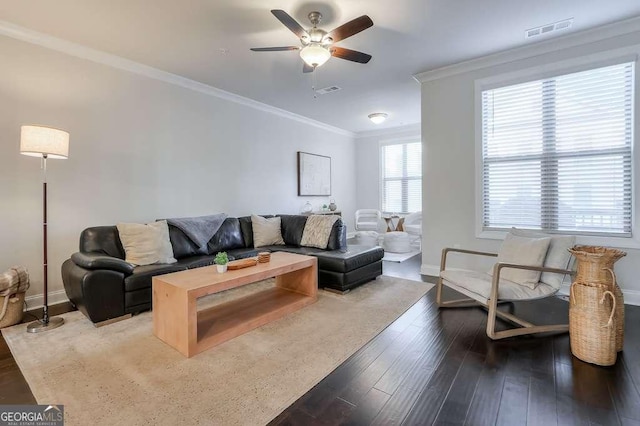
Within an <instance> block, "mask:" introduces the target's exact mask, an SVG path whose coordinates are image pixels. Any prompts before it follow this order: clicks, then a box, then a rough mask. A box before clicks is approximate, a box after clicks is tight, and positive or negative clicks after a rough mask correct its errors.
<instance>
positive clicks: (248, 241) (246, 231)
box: [238, 214, 273, 248]
mask: <svg viewBox="0 0 640 426" xmlns="http://www.w3.org/2000/svg"><path fill="white" fill-rule="evenodd" d="M260 216H262V217H265V218H267V219H268V218H271V217H273V215H270V214H261V215H260ZM238 221H239V222H240V229H241V230H242V239H243V241H244V246H245V247H247V248H253V225H252V224H251V216H242V217H239V218H238Z"/></svg>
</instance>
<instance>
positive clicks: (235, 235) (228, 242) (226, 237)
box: [207, 217, 244, 254]
mask: <svg viewBox="0 0 640 426" xmlns="http://www.w3.org/2000/svg"><path fill="white" fill-rule="evenodd" d="M243 247H244V239H243V238H242V230H241V229H240V221H239V220H238V219H237V218H235V217H228V218H226V219H225V220H224V222H222V225H221V226H220V229H218V232H216V233H215V234H214V235H213V237H212V238H211V240H210V241H209V244H208V245H207V250H208V252H209V254H216V253H218V252H220V251H227V250H233V249H237V248H243Z"/></svg>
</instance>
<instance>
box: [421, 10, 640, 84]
mask: <svg viewBox="0 0 640 426" xmlns="http://www.w3.org/2000/svg"><path fill="white" fill-rule="evenodd" d="M635 32H640V17H635V18H630V19H626V20H624V21H618V22H614V23H611V24H606V25H602V26H599V27H596V28H592V29H587V30H583V31H579V32H576V33H573V34H567V35H565V36H562V37H555V38H550V39H547V40H544V41H540V42H538V43H535V44H531V45H526V46H521V47H516V48H514V49H509V50H504V51H501V52H497V53H494V54H491V55H487V56H482V57H479V58H475V59H470V60H468V61H463V62H459V63H457V64H453V65H447V66H445V67H441V68H436V69H433V70H428V71H424V72H421V73H418V74H414V75H413V78H414V79H416V80H417V81H418V82H419V83H426V82H429V81H433V80H439V79H441V78H445V77H450V76H454V75H458V74H463V73H466V72H470V71H476V70H479V69H483V68H489V67H493V66H497V65H502V64H506V63H509V62H516V61H519V60H522V59H528V58H531V57H535V56H539V55H544V54H547V53H552V52H556V51H559V50H564V49H568V48H572V47H576V46H581V45H585V44H589V43H595V42H598V41H602V40H606V39H609V38H613V37H619V36H623V35H626V34H631V33H635Z"/></svg>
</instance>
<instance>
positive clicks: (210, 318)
mask: <svg viewBox="0 0 640 426" xmlns="http://www.w3.org/2000/svg"><path fill="white" fill-rule="evenodd" d="M315 301H316V297H315V296H306V295H304V294H300V293H295V292H293V291H289V290H284V289H282V288H278V287H274V288H270V289H267V290H263V291H261V292H258V293H254V294H252V295H249V296H245V297H242V298H240V299H236V300H232V301H230V302H226V303H223V304H220V305H217V306H213V307H211V308H208V309H204V310H201V311H198V326H197V327H198V340H197V349H196V352H201V351H202V350H205V349H208V348H211V347H213V346H216V345H219V344H220V343H222V342H226V341H227V340H229V339H232V338H234V337H236V336H239V335H241V334H244V333H246V332H248V331H250V330H253V329H254V328H258V327H261V326H263V325H265V324H267V323H270V322H271V321H274V320H276V319H278V318H281V317H283V316H285V315H288V314H290V313H292V312H295V311H297V310H299V309H301V308H303V307H305V306H307V305H310V304H312V303H314V302H315Z"/></svg>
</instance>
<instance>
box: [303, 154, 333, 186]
mask: <svg viewBox="0 0 640 426" xmlns="http://www.w3.org/2000/svg"><path fill="white" fill-rule="evenodd" d="M298 195H305V196H308V195H312V196H313V195H319V196H326V195H331V157H326V156H324V155H317V154H309V153H308V152H301V151H298Z"/></svg>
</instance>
